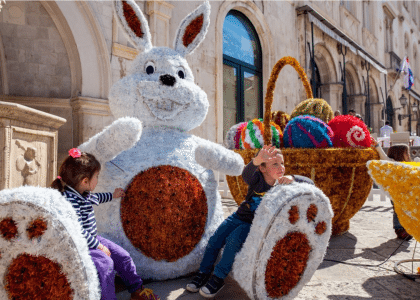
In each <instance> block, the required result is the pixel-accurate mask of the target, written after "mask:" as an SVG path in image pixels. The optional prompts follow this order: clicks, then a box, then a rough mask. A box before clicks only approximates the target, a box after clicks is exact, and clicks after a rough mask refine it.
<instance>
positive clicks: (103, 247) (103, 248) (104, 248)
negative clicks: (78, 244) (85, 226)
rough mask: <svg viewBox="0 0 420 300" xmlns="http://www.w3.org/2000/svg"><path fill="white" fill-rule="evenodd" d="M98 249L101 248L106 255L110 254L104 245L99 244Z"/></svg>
mask: <svg viewBox="0 0 420 300" xmlns="http://www.w3.org/2000/svg"><path fill="white" fill-rule="evenodd" d="M98 249H99V250H101V251H102V252H103V253H105V254H106V255H108V256H111V251H109V249H108V248H107V247H105V246H104V245H102V244H99V246H98Z"/></svg>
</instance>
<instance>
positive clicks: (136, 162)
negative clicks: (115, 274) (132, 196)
mask: <svg viewBox="0 0 420 300" xmlns="http://www.w3.org/2000/svg"><path fill="white" fill-rule="evenodd" d="M199 145H200V147H202V148H203V149H206V147H207V148H209V147H211V146H216V147H215V148H216V149H218V150H219V151H226V152H227V153H226V155H225V156H226V157H228V156H229V155H231V154H232V153H233V152H230V151H229V150H227V149H224V148H223V147H222V146H219V145H215V144H214V143H212V142H210V141H207V140H204V139H201V138H198V137H196V136H194V135H190V134H187V133H184V132H181V131H179V130H177V129H173V128H161V127H157V128H153V127H146V128H144V129H143V134H142V136H141V139H140V140H139V142H138V143H137V144H136V145H135V146H134V147H132V148H130V149H128V150H126V151H124V152H123V153H121V154H120V155H118V156H117V157H116V158H115V159H113V160H112V161H110V162H107V163H106V164H104V165H103V166H102V170H101V172H100V175H99V181H98V186H97V188H96V191H100V192H105V191H111V190H113V189H114V188H116V187H126V186H127V185H128V184H129V183H130V182H131V180H132V179H133V178H134V177H135V176H136V175H137V174H138V173H140V172H142V171H145V170H148V169H150V168H152V167H158V166H161V165H170V166H175V167H179V168H182V169H185V170H187V171H189V172H190V173H191V174H192V175H194V176H195V177H196V178H197V179H198V180H199V181H200V183H201V185H202V187H203V189H204V192H205V194H206V197H207V207H208V213H207V223H206V227H205V232H204V234H203V236H202V239H201V241H200V242H199V243H198V244H197V246H196V247H195V248H194V250H193V251H192V252H191V253H190V254H188V255H187V256H184V257H183V258H181V259H179V260H177V261H175V262H166V261H154V260H153V259H151V258H149V257H146V256H145V255H143V254H142V253H141V251H138V250H137V249H136V248H135V247H134V246H133V245H132V244H131V242H130V241H129V239H128V238H127V237H126V235H125V233H124V230H123V227H122V224H121V218H120V205H121V199H114V200H112V201H111V202H109V203H106V204H101V205H99V206H96V207H95V215H96V220H97V225H98V234H99V235H101V236H103V237H105V238H108V239H110V240H112V241H114V242H115V243H117V244H119V245H120V246H122V247H123V248H124V249H126V250H127V251H128V252H129V253H130V255H131V257H132V258H133V260H134V262H135V264H136V267H137V271H138V274H140V275H141V276H142V277H143V278H153V279H158V280H164V279H168V278H176V277H179V276H182V275H185V274H189V273H191V272H194V271H196V270H197V269H198V267H199V264H200V262H201V258H202V255H203V254H204V249H205V247H206V245H207V241H208V239H209V238H210V236H211V235H212V234H213V233H214V231H215V230H216V229H217V227H218V226H219V225H220V223H221V222H222V221H223V209H222V205H221V198H220V194H219V192H218V190H217V182H216V180H215V177H214V173H213V171H212V170H210V169H206V168H204V167H202V166H201V165H200V164H198V163H197V162H196V161H195V153H196V149H197V147H198V146H199ZM217 146H218V147H217ZM219 147H220V148H219ZM233 154H234V155H232V156H231V161H229V160H226V162H227V163H228V164H231V165H233V164H234V163H235V162H236V164H238V165H239V167H237V168H236V169H237V170H241V168H242V167H243V160H242V158H241V157H239V158H238V157H236V155H238V154H236V153H233ZM203 155H205V151H204V154H203ZM203 160H204V161H206V159H205V158H204V159H203ZM240 161H242V166H241V163H240ZM151 188H152V187H151Z"/></svg>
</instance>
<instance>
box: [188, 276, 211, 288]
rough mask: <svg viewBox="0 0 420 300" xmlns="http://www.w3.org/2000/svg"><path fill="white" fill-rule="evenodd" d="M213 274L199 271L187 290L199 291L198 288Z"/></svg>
mask: <svg viewBox="0 0 420 300" xmlns="http://www.w3.org/2000/svg"><path fill="white" fill-rule="evenodd" d="M210 275H211V274H204V273H201V272H198V273H197V275H195V277H194V278H193V280H192V281H191V282H190V283H188V284H187V288H186V289H187V291H190V292H193V293H197V292H198V290H199V289H200V288H201V287H202V286H203V285H205V284H206V283H207V281H208V280H209V278H210Z"/></svg>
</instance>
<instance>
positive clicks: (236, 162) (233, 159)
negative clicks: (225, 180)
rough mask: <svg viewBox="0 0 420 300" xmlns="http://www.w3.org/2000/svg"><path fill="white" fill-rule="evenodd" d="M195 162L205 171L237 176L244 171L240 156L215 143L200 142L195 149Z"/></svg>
mask: <svg viewBox="0 0 420 300" xmlns="http://www.w3.org/2000/svg"><path fill="white" fill-rule="evenodd" d="M195 160H196V161H197V163H199V164H200V165H201V166H203V167H204V168H206V169H211V170H215V171H219V172H222V173H225V174H226V175H231V176H238V175H241V174H242V170H243V169H244V160H243V158H242V156H240V155H239V154H238V153H235V152H233V151H232V150H229V149H226V148H225V147H223V146H221V145H218V144H216V143H213V142H210V141H205V140H202V141H201V143H200V144H199V146H198V147H197V148H196V149H195Z"/></svg>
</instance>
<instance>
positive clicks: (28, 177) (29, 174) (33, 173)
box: [16, 141, 41, 186]
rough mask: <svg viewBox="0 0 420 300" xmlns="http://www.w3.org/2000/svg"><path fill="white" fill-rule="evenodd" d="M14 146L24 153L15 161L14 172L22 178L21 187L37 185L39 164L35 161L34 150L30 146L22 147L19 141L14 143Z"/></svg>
mask: <svg viewBox="0 0 420 300" xmlns="http://www.w3.org/2000/svg"><path fill="white" fill-rule="evenodd" d="M16 145H17V146H18V147H19V148H21V149H23V150H24V151H25V152H24V153H23V154H21V155H19V156H18V157H17V159H16V170H17V171H18V172H20V173H21V175H22V177H23V185H34V186H35V185H37V182H38V178H37V173H38V170H39V168H40V167H41V164H40V163H39V162H38V160H37V159H36V148H35V147H32V146H27V147H25V146H23V145H22V143H21V142H20V141H16Z"/></svg>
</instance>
